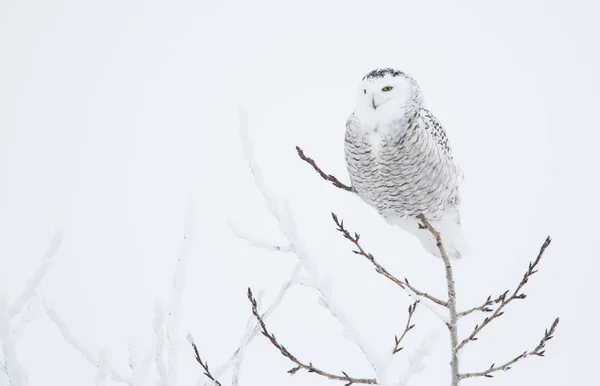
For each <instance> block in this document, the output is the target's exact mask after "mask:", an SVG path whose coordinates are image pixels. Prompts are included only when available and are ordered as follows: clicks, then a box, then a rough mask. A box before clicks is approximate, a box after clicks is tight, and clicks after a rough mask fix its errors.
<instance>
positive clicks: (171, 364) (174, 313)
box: [165, 196, 196, 384]
mask: <svg viewBox="0 0 600 386" xmlns="http://www.w3.org/2000/svg"><path fill="white" fill-rule="evenodd" d="M195 212H196V208H195V203H194V201H193V199H192V197H191V196H190V197H188V202H187V209H186V213H185V220H184V225H183V240H182V241H181V246H180V249H179V252H178V254H177V258H176V262H175V269H174V270H173V278H172V287H171V288H172V290H171V294H170V297H169V305H168V312H167V320H166V326H165V333H166V339H167V342H166V343H167V344H166V346H167V360H166V361H167V382H168V383H169V384H176V383H177V380H178V375H179V374H178V363H179V361H178V353H179V345H178V339H179V325H180V313H181V298H182V297H183V290H184V289H185V274H186V267H187V262H188V260H189V258H190V254H191V253H190V251H191V250H192V244H193V237H194V236H195V229H194V223H195Z"/></svg>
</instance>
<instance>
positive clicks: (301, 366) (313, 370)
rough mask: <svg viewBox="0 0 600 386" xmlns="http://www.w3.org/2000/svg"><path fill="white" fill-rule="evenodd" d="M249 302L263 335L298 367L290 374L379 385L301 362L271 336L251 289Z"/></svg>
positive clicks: (372, 380)
mask: <svg viewBox="0 0 600 386" xmlns="http://www.w3.org/2000/svg"><path fill="white" fill-rule="evenodd" d="M248 300H250V303H251V304H252V314H254V316H255V317H256V319H257V321H258V323H259V324H260V327H261V330H262V334H263V335H264V336H266V337H267V339H269V341H270V342H271V344H272V345H273V346H275V347H276V348H277V349H278V350H279V352H281V354H282V355H283V356H285V357H286V358H288V359H289V360H291V361H292V362H293V363H294V364H295V365H296V366H294V367H293V368H292V369H290V370H288V373H290V374H292V375H293V374H295V373H296V372H298V371H299V370H306V371H308V372H309V373H315V374H318V375H320V376H322V377H325V378H328V379H331V380H336V381H344V382H347V383H346V384H345V386H350V385H352V384H368V385H375V384H377V381H376V380H375V379H369V378H353V377H350V376H349V375H348V374H347V373H346V372H344V371H342V375H335V374H332V373H329V372H326V371H323V370H320V369H318V368H316V367H315V366H313V364H312V363H310V362H309V363H308V364H306V363H304V362H302V361H300V360H299V359H298V358H296V356H294V355H293V354H292V353H290V352H289V351H288V350H287V349H286V348H285V347H284V346H283V345H282V344H281V343H279V342H278V341H277V339H276V338H275V335H273V334H271V333H270V332H269V331H268V330H267V326H266V325H265V322H264V321H263V319H262V317H261V316H260V314H259V313H258V305H257V303H256V299H254V296H253V295H252V290H251V289H250V288H248Z"/></svg>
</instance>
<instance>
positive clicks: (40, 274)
mask: <svg viewBox="0 0 600 386" xmlns="http://www.w3.org/2000/svg"><path fill="white" fill-rule="evenodd" d="M61 242H62V233H61V232H60V231H56V233H54V235H53V236H52V240H51V241H50V246H49V247H48V249H47V250H46V252H45V253H44V257H43V258H42V261H41V262H40V265H39V267H38V268H37V270H36V272H35V275H33V277H32V278H31V279H29V281H28V282H27V285H26V286H25V289H24V290H23V293H22V294H21V295H20V296H19V297H18V298H17V299H16V300H15V301H14V303H13V304H12V305H11V306H10V307H9V309H8V315H9V317H11V318H12V317H13V316H15V315H16V314H18V313H20V312H21V311H22V310H23V308H24V307H25V305H26V304H27V302H28V301H29V300H31V299H32V298H33V297H34V296H35V294H36V291H37V289H38V287H39V286H40V285H41V283H42V281H43V280H44V278H45V277H46V275H47V274H48V271H49V270H50V267H51V266H52V260H53V258H54V256H55V255H56V253H57V252H58V250H59V248H60V245H61Z"/></svg>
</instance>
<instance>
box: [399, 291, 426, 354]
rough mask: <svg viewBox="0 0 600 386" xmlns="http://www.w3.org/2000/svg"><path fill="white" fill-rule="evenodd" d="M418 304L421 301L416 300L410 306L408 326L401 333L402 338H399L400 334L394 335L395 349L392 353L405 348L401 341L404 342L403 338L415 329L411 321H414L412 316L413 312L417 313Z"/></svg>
mask: <svg viewBox="0 0 600 386" xmlns="http://www.w3.org/2000/svg"><path fill="white" fill-rule="evenodd" d="M417 304H419V301H416V302H414V303H413V304H411V305H410V306H408V319H407V321H406V327H404V331H403V332H402V335H400V338H398V336H394V343H395V344H394V350H393V351H392V354H396V353H397V352H400V351H402V349H404V347H400V343H402V340H403V339H404V337H405V336H406V334H407V333H408V332H409V331H410V330H412V329H413V327H414V326H415V325H414V324H411V323H410V322H411V321H412V317H413V314H414V313H415V310H416V309H417Z"/></svg>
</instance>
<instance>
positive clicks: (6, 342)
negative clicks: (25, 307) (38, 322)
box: [0, 294, 28, 386]
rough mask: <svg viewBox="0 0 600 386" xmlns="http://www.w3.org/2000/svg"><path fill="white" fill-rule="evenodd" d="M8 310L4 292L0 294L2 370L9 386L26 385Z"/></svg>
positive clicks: (25, 377) (25, 376) (25, 375)
mask: <svg viewBox="0 0 600 386" xmlns="http://www.w3.org/2000/svg"><path fill="white" fill-rule="evenodd" d="M11 330H12V329H11V321H10V311H9V308H8V304H7V302H6V298H5V296H4V294H0V344H1V345H2V354H3V355H2V356H3V358H4V364H3V370H4V372H5V373H6V376H7V377H8V383H9V384H10V385H11V386H26V385H27V384H28V380H27V374H26V373H25V370H24V369H23V367H22V366H21V363H20V362H19V358H18V357H17V347H16V344H15V343H16V342H15V341H14V339H13V336H12V331H11Z"/></svg>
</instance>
